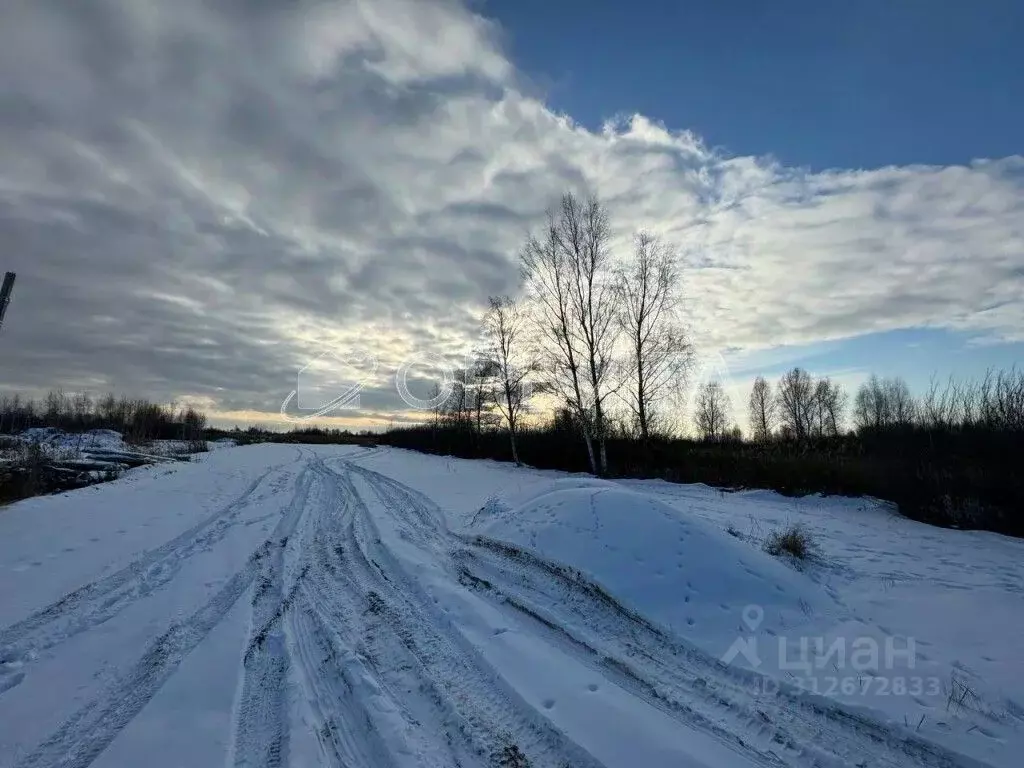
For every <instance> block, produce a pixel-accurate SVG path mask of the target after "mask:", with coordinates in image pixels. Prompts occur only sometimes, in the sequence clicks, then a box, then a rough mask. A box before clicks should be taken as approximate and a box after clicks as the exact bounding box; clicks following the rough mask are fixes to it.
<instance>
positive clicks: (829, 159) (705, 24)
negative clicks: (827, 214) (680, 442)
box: [480, 0, 1024, 390]
mask: <svg viewBox="0 0 1024 768" xmlns="http://www.w3.org/2000/svg"><path fill="white" fill-rule="evenodd" d="M480 8H481V9H482V11H483V12H484V13H485V14H487V15H488V16H489V17H491V18H493V19H495V20H497V21H498V22H499V23H500V25H501V29H502V34H503V43H504V45H505V46H506V48H507V50H508V51H509V53H510V55H511V57H512V58H513V60H514V62H515V64H516V66H517V67H518V68H519V70H520V71H521V72H522V73H524V74H525V76H526V77H527V78H528V79H529V80H530V82H531V85H532V86H533V87H534V88H536V89H538V91H539V92H540V93H541V94H542V95H543V98H544V99H545V100H546V101H547V103H548V105H549V106H550V107H552V108H553V109H555V110H558V111H561V112H563V113H565V114H567V115H569V116H571V117H572V118H573V119H574V120H575V121H577V122H579V123H582V124H583V125H586V126H587V127H589V128H591V129H594V130H596V129H599V128H600V126H601V125H602V124H603V123H604V122H605V121H606V120H608V119H609V118H612V117H614V116H616V115H621V114H627V115H628V114H632V113H641V114H643V115H645V116H646V117H648V118H651V119H652V120H656V121H660V122H662V123H664V124H665V126H666V127H667V128H669V129H670V130H690V131H693V132H694V133H696V134H697V135H698V136H700V137H701V138H702V139H703V140H704V141H705V142H707V143H708V144H709V145H710V146H712V147H715V148H720V149H721V150H722V151H723V152H725V153H727V154H730V155H760V156H764V155H770V156H772V157H774V158H776V159H777V160H778V161H779V162H780V163H782V164H783V165H786V166H800V167H804V168H808V169H810V170H812V171H820V170H824V169H873V168H881V167H884V166H891V165H896V166H906V165H913V164H928V165H939V166H943V165H958V164H966V163H969V162H970V161H972V160H974V159H977V158H1001V157H1006V156H1009V155H1014V154H1019V153H1020V152H1021V151H1022V150H1024V42H1022V40H1024V3H1021V2H1012V1H1011V0H988V1H986V2H981V3H968V2H949V1H947V0H933V1H931V2H928V1H925V0H901V1H893V0H863V1H862V2H839V1H837V0H820V1H818V2H792V1H791V0H783V1H782V2H770V3H766V2H755V1H754V0H749V1H746V2H737V1H735V0H730V1H727V2H713V1H712V0H691V1H689V2H678V1H675V2H673V1H672V0H633V1H632V2H586V1H585V0H562V1H561V2H546V1H545V0H486V2H484V3H483V4H482V5H481V6H480ZM726 360H727V362H730V361H731V364H732V366H733V369H732V371H731V373H732V375H733V376H735V377H736V379H737V380H746V379H747V378H749V377H752V376H754V375H757V374H758V373H764V374H767V375H770V376H771V375H777V374H779V373H781V372H782V371H783V370H784V369H785V368H786V367H789V366H792V365H802V366H804V367H806V368H808V369H810V370H812V371H835V372H840V373H845V374H849V376H850V380H851V381H855V380H856V379H857V378H858V375H864V374H865V373H866V372H867V371H872V370H873V371H878V372H879V373H881V374H883V375H898V376H903V377H905V378H906V379H907V380H908V381H909V382H910V384H911V386H912V387H914V388H915V389H918V390H922V389H924V388H926V387H927V386H928V383H929V379H930V377H931V376H932V375H937V376H939V377H942V378H944V377H946V376H949V375H951V374H955V375H962V376H977V375H979V374H980V373H981V372H983V371H984V370H985V369H986V368H988V367H1009V366H1013V365H1015V364H1019V363H1021V362H1024V343H1020V342H1012V341H1005V340H998V339H993V338H991V337H988V336H979V335H977V334H973V333H966V332H957V331H952V330H948V329H942V328H938V329H936V328H927V327H913V326H910V327H907V328H904V329H897V330H892V331H884V332H880V333H869V334H862V335H857V336H853V337H852V338H849V339H846V340H839V341H827V342H819V343H811V344H807V345H788V346H783V347H780V348H777V349H774V350H767V351H764V350H762V351H757V352H753V353H745V354H740V355H738V356H730V355H727V356H726Z"/></svg>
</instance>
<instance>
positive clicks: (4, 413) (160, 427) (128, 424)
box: [0, 390, 206, 443]
mask: <svg viewBox="0 0 1024 768" xmlns="http://www.w3.org/2000/svg"><path fill="white" fill-rule="evenodd" d="M33 427H54V428H57V429H61V430H64V431H65V432H83V431H86V430H90V429H112V430H115V431H117V432H120V433H121V434H122V435H123V437H124V439H125V440H126V441H127V442H129V443H144V442H147V441H149V440H186V441H189V442H195V441H201V440H203V438H204V433H205V430H206V415H205V414H203V413H202V412H200V411H198V410H196V409H195V408H191V407H188V406H186V407H182V408H178V407H175V406H174V405H160V404H157V403H152V402H149V401H148V400H143V399H131V398H126V397H116V396H115V395H113V394H108V395H106V396H104V397H101V398H98V399H94V398H93V397H91V396H90V395H89V394H87V393H76V394H66V393H64V392H63V391H61V390H55V391H53V392H50V393H49V394H47V395H46V397H45V398H43V399H42V400H41V401H36V400H32V399H26V398H22V397H20V396H19V395H13V396H8V395H0V434H9V435H11V434H18V433H20V432H23V431H24V430H26V429H30V428H33Z"/></svg>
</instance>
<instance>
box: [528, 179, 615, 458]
mask: <svg viewBox="0 0 1024 768" xmlns="http://www.w3.org/2000/svg"><path fill="white" fill-rule="evenodd" d="M608 241H609V227H608V217H607V213H606V212H605V209H604V206H603V205H602V204H601V203H600V201H598V200H597V199H596V198H590V199H589V200H587V201H586V202H582V201H580V200H579V199H578V198H576V197H575V196H574V195H572V194H566V195H564V196H563V197H562V201H561V205H560V206H559V207H558V208H557V210H555V211H552V212H550V213H549V223H548V231H547V236H546V237H545V238H544V239H538V238H533V237H531V238H530V239H529V241H528V242H527V245H526V248H525V249H524V250H523V254H522V267H523V277H524V279H525V283H526V288H527V291H528V294H529V296H530V298H531V300H532V302H533V306H534V308H535V310H536V315H537V325H538V331H539V336H540V340H541V343H542V346H543V348H544V351H545V357H546V362H547V366H546V370H547V372H548V374H549V376H550V379H551V380H550V385H551V386H550V388H551V390H552V391H554V392H556V393H557V394H558V395H559V396H560V397H561V398H562V399H563V400H564V402H565V404H566V406H567V407H568V408H569V409H570V411H571V412H572V413H573V415H574V416H575V417H576V418H577V419H578V420H579V423H580V425H581V427H582V429H583V435H584V441H585V442H586V446H587V454H588V458H589V459H590V466H591V469H592V470H593V471H594V472H595V474H596V473H603V472H605V471H607V468H608V454H607V447H606V442H605V436H606V424H605V411H606V401H607V399H608V397H609V396H610V395H611V394H612V393H613V392H614V391H615V387H614V386H613V382H612V374H613V364H614V355H613V352H614V347H615V340H616V332H617V331H618V325H617V324H616V323H615V322H614V320H615V315H616V313H615V284H614V280H613V279H612V277H613V274H612V262H611V255H610V253H609V251H608ZM595 442H596V443H597V454H596V455H595V450H594V449H595V445H594V444H595Z"/></svg>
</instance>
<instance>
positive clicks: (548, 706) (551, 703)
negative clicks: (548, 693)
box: [543, 699, 555, 709]
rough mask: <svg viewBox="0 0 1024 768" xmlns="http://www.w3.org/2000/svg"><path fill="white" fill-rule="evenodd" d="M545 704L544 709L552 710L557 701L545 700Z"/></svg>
mask: <svg viewBox="0 0 1024 768" xmlns="http://www.w3.org/2000/svg"><path fill="white" fill-rule="evenodd" d="M543 704H544V709H551V708H552V707H554V706H555V700H554V699H544V702H543Z"/></svg>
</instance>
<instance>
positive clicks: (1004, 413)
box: [379, 371, 1024, 536]
mask: <svg viewBox="0 0 1024 768" xmlns="http://www.w3.org/2000/svg"><path fill="white" fill-rule="evenodd" d="M805 376H807V377H808V378H809V376H808V375H807V374H806V373H805V372H802V371H801V373H800V375H799V377H798V376H795V375H794V374H793V373H792V372H790V373H789V374H787V375H786V376H785V377H784V379H783V381H784V382H790V383H791V382H793V381H803V380H804V377H805ZM812 381H813V380H812ZM831 385H834V382H833V383H831ZM831 385H830V386H831ZM783 388H784V387H783ZM778 389H779V387H778V386H777V387H776V393H774V397H772V398H771V400H769V399H768V398H767V397H766V396H765V393H764V391H763V390H764V383H761V384H755V387H754V390H755V392H757V391H758V390H761V392H760V393H759V394H757V395H756V398H755V396H754V395H753V394H752V397H751V401H754V400H755V399H757V400H758V401H759V402H764V403H767V402H772V403H775V404H776V405H775V406H774V410H773V411H772V412H771V415H769V416H768V417H767V418H766V421H767V423H768V425H769V429H768V430H767V432H766V433H765V434H762V435H761V436H760V437H759V438H755V437H754V436H750V437H747V438H744V437H743V436H742V435H741V434H739V433H738V430H735V429H728V430H724V431H723V432H721V433H718V434H716V435H715V436H711V437H701V438H697V439H693V438H684V437H678V436H676V437H674V436H671V435H670V434H667V433H666V432H664V431H659V432H657V433H654V434H650V435H649V436H648V438H647V439H646V440H644V439H643V438H642V437H640V436H639V435H638V434H637V433H636V432H635V430H634V429H633V428H632V427H631V425H630V424H629V421H628V419H622V418H620V419H613V420H612V423H611V424H610V425H609V433H608V435H607V438H606V444H607V450H608V456H609V467H608V471H607V472H606V474H607V475H608V476H613V477H649V478H661V479H665V480H669V481H672V482H688V483H695V482H701V483H707V484H708V485H712V486H715V487H719V488H728V489H739V488H769V489H774V490H777V491H780V492H782V493H786V494H793V495H802V494H808V493H827V494H844V495H868V496H874V497H876V498H880V499H884V500H888V501H892V502H895V503H896V504H897V505H898V507H899V510H900V512H901V513H902V514H904V515H906V516H908V517H911V518H914V519H917V520H921V521H924V522H929V523H933V524H937V525H944V526H954V527H959V528H974V529H985V530H994V531H998V532H1001V533H1006V534H1010V535H1015V536H1024V474H1022V473H1021V472H1020V457H1021V456H1022V455H1024V422H1022V421H1021V416H1022V414H1024V399H1022V397H1021V394H1022V393H1024V374H1022V373H1021V372H1019V371H1003V372H997V373H992V374H989V375H987V376H986V377H985V378H984V379H982V380H980V381H975V382H968V381H950V382H948V383H947V384H945V385H943V386H933V387H932V388H931V389H930V390H929V391H928V392H927V393H925V394H924V395H922V396H920V397H914V396H913V395H912V394H911V393H910V390H909V388H908V387H907V386H906V384H905V383H904V382H902V381H901V380H899V379H878V378H876V377H872V378H871V379H869V380H868V381H867V382H866V383H865V384H864V385H863V386H862V387H861V388H860V389H859V390H858V391H857V393H856V395H855V397H854V398H853V400H852V414H851V415H852V419H853V423H854V428H853V429H851V430H845V429H842V428H839V429H832V428H831V419H830V418H827V419H826V423H825V425H824V426H822V424H821V416H820V412H819V411H818V410H817V408H816V407H814V406H813V404H812V406H811V407H810V409H809V411H808V410H806V409H804V408H803V407H802V406H801V407H800V408H797V407H796V405H794V404H793V403H790V405H789V406H783V407H779V406H778V400H779V399H781V398H779V396H778V392H777V390H778ZM810 389H811V392H813V391H814V390H815V389H816V387H815V386H813V385H812V387H811V388H810ZM483 391H484V392H486V389H485V390H483ZM768 391H769V393H770V392H771V388H769V390H768ZM465 392H466V394H465V395H460V396H457V397H453V398H451V399H450V402H449V403H447V404H445V405H444V406H442V407H439V408H438V409H437V410H436V411H435V413H434V414H433V415H432V418H431V420H430V421H429V423H427V424H424V425H420V426H416V427H403V428H396V429H391V430H390V431H388V432H387V433H385V434H384V435H382V436H381V437H380V438H379V441H380V442H381V443H385V444H388V445H392V446H395V447H400V448H408V449H413V450H418V451H424V452H428V453H437V454H443V455H452V456H460V457H463V458H491V459H497V460H501V461H511V460H514V458H515V457H514V456H513V454H512V451H511V446H510V443H509V440H508V436H507V432H508V427H507V425H503V424H501V423H500V422H499V421H498V420H497V419H494V418H490V417H488V416H485V417H484V418H483V419H481V420H477V419H476V417H475V413H476V402H477V398H478V393H479V392H480V390H479V389H475V388H474V389H466V390H465ZM466 403H469V404H470V406H471V407H467V406H466V405H465V404H466ZM787 407H789V408H791V410H790V411H789V412H787V411H786V408H787ZM482 412H483V413H484V414H487V413H490V412H491V411H490V409H488V408H487V407H486V405H485V406H484V407H483V409H482ZM805 412H809V413H811V414H815V417H814V419H813V420H811V419H809V420H808V421H807V422H805V425H804V426H805V427H807V426H808V425H810V426H809V428H807V429H804V430H803V431H802V432H798V428H797V427H796V426H795V425H794V424H793V423H792V419H793V418H794V417H795V415H796V414H798V413H801V414H802V413H805ZM837 423H838V424H842V423H843V421H842V419H841V418H837ZM754 432H756V430H754ZM798 434H799V435H800V436H798ZM581 440H582V434H581V431H580V429H579V425H578V423H577V422H576V421H575V420H574V419H573V418H572V416H571V414H570V413H569V412H567V411H566V410H561V411H559V412H558V413H556V415H555V417H554V418H553V419H551V420H550V421H548V422H547V423H544V424H541V425H539V426H538V425H533V426H529V427H523V428H521V429H520V430H519V434H518V440H517V449H518V454H519V456H520V458H521V460H522V461H523V462H524V463H526V464H529V465H531V466H534V467H538V468H541V469H561V470H566V471H570V472H583V471H588V470H589V469H590V466H589V462H588V460H587V456H586V454H585V453H584V452H582V451H580V450H579V446H580V442H581Z"/></svg>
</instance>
